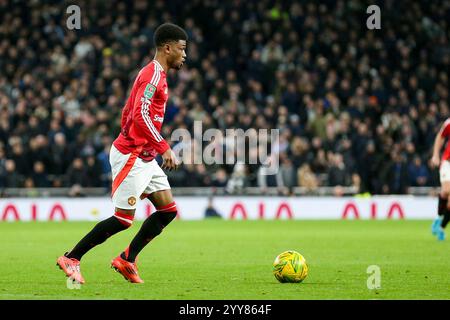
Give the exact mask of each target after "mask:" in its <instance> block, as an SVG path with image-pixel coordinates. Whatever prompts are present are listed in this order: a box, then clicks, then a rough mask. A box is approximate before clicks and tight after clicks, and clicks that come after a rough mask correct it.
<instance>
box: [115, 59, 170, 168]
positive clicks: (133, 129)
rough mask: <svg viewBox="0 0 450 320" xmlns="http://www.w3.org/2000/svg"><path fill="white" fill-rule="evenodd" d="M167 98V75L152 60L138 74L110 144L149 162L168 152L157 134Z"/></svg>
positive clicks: (158, 64)
mask: <svg viewBox="0 0 450 320" xmlns="http://www.w3.org/2000/svg"><path fill="white" fill-rule="evenodd" d="M168 97H169V94H168V87H167V81H166V73H165V71H164V69H163V68H162V67H161V64H160V63H159V62H158V61H156V60H153V61H152V62H150V63H149V64H148V65H146V66H145V67H144V68H142V70H141V71H139V74H138V76H137V77H136V80H135V81H134V84H133V88H132V89H131V93H130V96H129V97H128V100H127V103H126V104H125V107H124V108H123V110H122V123H121V132H120V134H119V136H118V137H117V139H116V140H115V141H114V143H113V144H114V146H115V147H116V148H117V149H118V150H119V151H120V152H122V153H123V154H128V153H132V152H134V153H137V154H138V157H139V158H141V159H143V160H146V161H150V160H152V159H154V158H155V157H156V155H157V154H158V153H159V154H163V153H164V152H165V151H166V150H167V149H169V144H168V143H167V142H166V141H165V140H164V138H163V137H162V136H161V134H160V132H161V127H162V123H163V121H164V113H165V111H166V103H167V99H168Z"/></svg>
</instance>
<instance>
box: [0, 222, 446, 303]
mask: <svg viewBox="0 0 450 320" xmlns="http://www.w3.org/2000/svg"><path fill="white" fill-rule="evenodd" d="M430 224H431V222H430V221H412V220H409V221H401V220H392V221H355V220H352V221H222V220H207V221H175V222H173V223H172V224H171V225H170V226H168V227H167V228H166V230H165V231H164V232H163V233H162V235H161V236H160V237H158V238H156V239H155V240H153V241H152V242H151V243H150V244H149V245H148V246H147V247H146V248H145V249H144V251H143V252H141V254H140V257H139V260H138V266H139V271H140V275H141V277H142V278H143V279H144V281H145V283H144V284H139V285H133V284H130V283H128V282H126V281H125V280H124V279H123V278H122V276H121V275H119V274H118V273H116V272H114V271H113V270H112V269H111V268H110V261H111V259H112V258H114V257H115V256H116V255H117V254H118V253H120V251H121V250H122V249H124V248H125V247H126V246H127V245H128V243H129V241H130V240H131V239H132V237H133V236H134V234H135V233H136V232H137V230H138V228H139V227H140V225H141V223H140V222H138V223H135V224H134V225H133V227H132V228H130V229H128V230H126V231H124V232H122V233H120V234H118V235H116V236H114V237H112V238H110V239H109V240H108V241H107V242H105V243H104V244H102V245H100V246H98V247H96V248H94V249H93V250H91V251H90V252H89V253H88V254H86V255H85V256H84V258H83V260H82V263H81V269H82V272H83V276H84V278H85V279H86V284H85V285H83V286H82V287H81V289H78V290H77V289H69V288H68V287H67V282H66V278H65V276H64V274H63V272H62V271H61V270H59V269H58V268H57V267H56V265H55V262H56V258H57V257H58V256H59V255H61V254H63V253H64V252H65V250H68V249H70V248H71V247H72V246H73V245H74V244H75V243H76V242H77V241H78V240H79V239H80V238H81V237H82V236H84V235H85V234H86V233H87V232H88V231H90V229H91V228H92V227H93V226H94V225H95V223H94V222H48V223H44V222H38V223H31V222H30V223H0V248H1V251H0V252H1V259H0V299H162V300H166V299H170V300H178V299H180V300H181V299H182V300H186V299H188V300H190V299H195V300H202V299H213V300H229V299H238V300H239V299H248V300H265V299H271V300H272V299H273V300H297V299H450V290H449V288H450V240H446V241H444V242H438V241H437V240H436V239H435V238H434V237H432V235H431V233H430ZM288 249H292V250H297V251H299V252H300V253H301V254H303V255H304V257H305V258H306V261H307V262H308V265H309V274H308V276H307V278H306V279H305V281H304V282H303V283H300V284H292V283H286V284H281V283H278V282H277V280H276V279H275V277H274V276H273V274H272V262H273V260H274V259H275V257H276V256H277V255H278V254H279V253H281V252H283V251H285V250H288ZM370 265H377V266H379V267H380V270H381V288H379V289H374V290H369V289H368V288H367V279H368V277H369V276H370V274H368V273H367V268H368V266H370Z"/></svg>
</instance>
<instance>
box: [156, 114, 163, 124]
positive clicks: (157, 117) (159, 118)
mask: <svg viewBox="0 0 450 320" xmlns="http://www.w3.org/2000/svg"><path fill="white" fill-rule="evenodd" d="M153 121H158V122H161V123H162V122H163V121H164V117H160V116H158V115H157V114H155V117H154V118H153Z"/></svg>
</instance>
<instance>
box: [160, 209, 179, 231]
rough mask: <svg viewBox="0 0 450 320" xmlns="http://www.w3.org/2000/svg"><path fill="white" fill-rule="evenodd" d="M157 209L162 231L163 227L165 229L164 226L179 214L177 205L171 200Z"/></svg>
mask: <svg viewBox="0 0 450 320" xmlns="http://www.w3.org/2000/svg"><path fill="white" fill-rule="evenodd" d="M156 210H157V211H156V212H155V213H154V214H157V216H158V220H159V221H160V223H161V226H162V228H161V231H162V229H164V227H165V226H167V225H168V224H169V223H170V222H172V220H173V219H175V217H176V216H177V205H176V203H175V202H171V203H169V204H167V205H164V206H158V207H156Z"/></svg>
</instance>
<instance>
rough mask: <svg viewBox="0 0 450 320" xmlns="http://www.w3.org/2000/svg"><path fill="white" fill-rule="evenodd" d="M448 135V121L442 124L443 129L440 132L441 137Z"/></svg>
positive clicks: (449, 132) (449, 131)
mask: <svg viewBox="0 0 450 320" xmlns="http://www.w3.org/2000/svg"><path fill="white" fill-rule="evenodd" d="M449 135H450V119H447V120H446V121H445V122H444V125H443V129H442V132H441V136H442V137H448V136H449Z"/></svg>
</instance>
